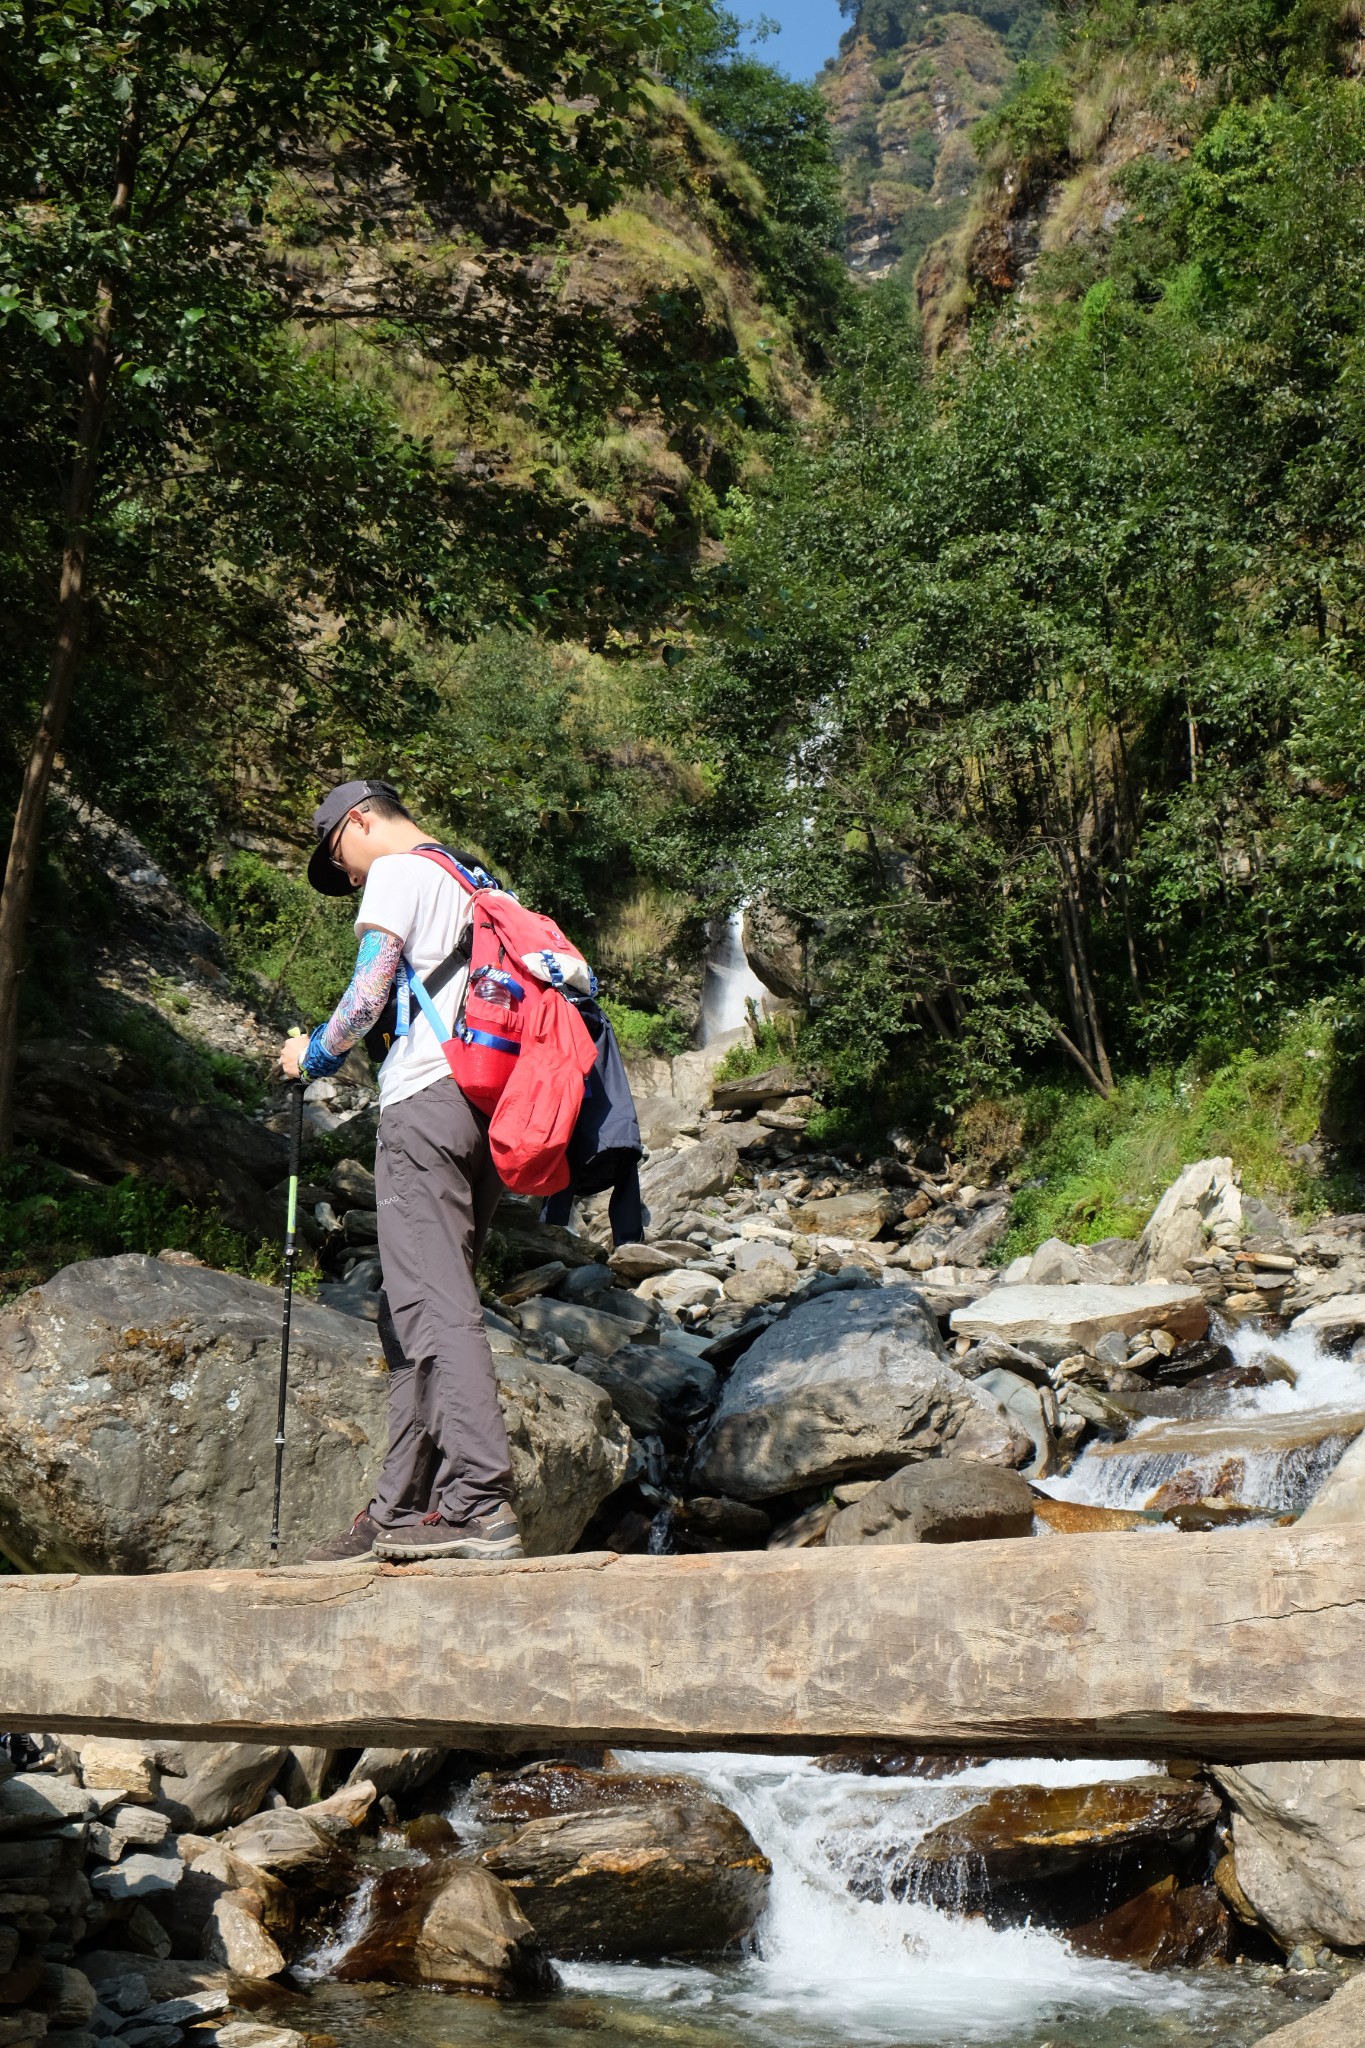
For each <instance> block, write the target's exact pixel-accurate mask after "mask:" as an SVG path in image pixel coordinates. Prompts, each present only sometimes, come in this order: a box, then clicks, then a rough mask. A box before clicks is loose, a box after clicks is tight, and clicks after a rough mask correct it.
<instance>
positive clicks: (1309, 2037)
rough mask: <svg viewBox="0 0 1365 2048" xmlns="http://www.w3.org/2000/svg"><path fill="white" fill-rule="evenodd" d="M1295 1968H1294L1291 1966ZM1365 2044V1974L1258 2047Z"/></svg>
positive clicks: (1317, 2047) (1342, 2047)
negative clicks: (1364, 2042) (1363, 2042)
mask: <svg viewBox="0 0 1365 2048" xmlns="http://www.w3.org/2000/svg"><path fill="white" fill-rule="evenodd" d="M1291 1967H1292V1965H1291ZM1362 2041H1365V1973H1362V1974H1361V1975H1360V1976H1358V1977H1352V1978H1351V1980H1350V1982H1349V1983H1347V1984H1343V1985H1342V1987H1341V1989H1340V1991H1338V1992H1337V1993H1336V1995H1335V1996H1334V1997H1332V1998H1329V1999H1328V2000H1327V2003H1326V2004H1325V2005H1320V2006H1318V2008H1317V2009H1316V2011H1314V2012H1310V2013H1308V2014H1307V2015H1306V2016H1305V2017H1304V2018H1303V2019H1301V2020H1294V2021H1293V2022H1291V2024H1290V2025H1289V2026H1287V2027H1277V2028H1276V2030H1275V2032H1274V2033H1273V2034H1265V2035H1263V2036H1262V2037H1261V2039H1260V2040H1259V2041H1258V2042H1257V2043H1256V2048H1360V2044H1361V2042H1362Z"/></svg>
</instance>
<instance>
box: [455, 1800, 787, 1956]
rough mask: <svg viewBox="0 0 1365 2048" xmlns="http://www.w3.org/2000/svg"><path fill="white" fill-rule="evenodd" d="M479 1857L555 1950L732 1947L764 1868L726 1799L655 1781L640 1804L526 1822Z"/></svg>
mask: <svg viewBox="0 0 1365 2048" xmlns="http://www.w3.org/2000/svg"><path fill="white" fill-rule="evenodd" d="M611 1775H612V1774H610V1773H606V1774H604V1776H606V1777H610V1776H611ZM646 1782H648V1781H646ZM637 1788H638V1781H637ZM483 1860H484V1862H485V1863H486V1864H487V1866H488V1868H489V1869H490V1870H491V1871H493V1873H494V1874H495V1875H496V1876H498V1877H500V1878H501V1879H502V1880H503V1881H504V1882H505V1883H506V1884H507V1885H508V1886H509V1887H510V1888H511V1890H512V1891H513V1893H514V1894H515V1896H516V1898H517V1900H518V1903H519V1904H520V1905H521V1906H522V1907H523V1909H524V1911H525V1913H526V1916H527V1918H528V1919H529V1920H530V1922H531V1924H532V1926H533V1927H534V1928H535V1930H536V1932H537V1933H538V1934H539V1935H540V1936H541V1938H542V1939H543V1940H544V1942H545V1944H546V1946H547V1948H548V1949H549V1950H550V1951H551V1953H552V1954H554V1955H559V1956H566V1957H574V1958H580V1957H587V1958H596V1959H601V1960H611V1959H617V1960H621V1959H626V1958H637V1959H647V1958H649V1957H653V1956H664V1955H704V1954H710V1953H714V1952H716V1951H718V1950H721V1949H724V1948H727V1947H728V1946H729V1945H730V1944H731V1943H732V1942H735V1941H738V1940H739V1939H741V1937H742V1936H744V1935H745V1934H747V1933H748V1932H749V1930H750V1929H751V1928H752V1927H753V1925H754V1923H755V1921H756V1920H757V1919H758V1916H759V1914H760V1913H761V1912H762V1910H763V1907H764V1905H765V1903H766V1900H767V1895H768V1879H769V1876H770V1873H771V1865H770V1864H769V1862H768V1860H767V1858H766V1857H765V1856H764V1855H763V1854H762V1853H761V1851H760V1850H759V1848H758V1846H757V1844H756V1843H755V1842H754V1840H753V1838H752V1837H751V1836H750V1834H749V1833H748V1830H747V1829H746V1828H745V1827H744V1825H743V1823H742V1822H741V1821H740V1819H739V1817H738V1816H737V1815H736V1814H734V1813H732V1812H731V1811H730V1809H729V1808H728V1807H726V1806H723V1805H722V1804H721V1802H720V1801H719V1800H718V1799H713V1798H711V1797H710V1796H709V1795H708V1794H707V1793H705V1792H704V1791H702V1789H701V1788H700V1786H686V1787H683V1788H680V1789H678V1790H673V1791H671V1790H670V1788H669V1787H668V1785H667V1784H665V1785H664V1786H663V1787H662V1788H660V1787H659V1785H658V1783H657V1781H656V1782H655V1784H654V1785H652V1786H651V1787H650V1791H649V1794H648V1796H646V1797H643V1798H638V1799H636V1800H635V1801H630V1800H623V1801H620V1802H619V1803H613V1804H611V1805H610V1806H606V1807H603V1806H596V1807H592V1808H589V1809H587V1810H579V1811H572V1810H571V1811H560V1812H554V1813H550V1814H548V1815H545V1816H544V1817H542V1818H540V1819H535V1820H531V1821H528V1822H527V1823H526V1824H525V1825H524V1826H523V1827H521V1828H520V1829H518V1831H517V1833H516V1834H514V1835H513V1836H512V1837H511V1838H510V1839H509V1840H508V1841H505V1842H501V1843H498V1844H496V1845H495V1846H494V1847H493V1848H490V1849H488V1850H486V1851H485V1853H484V1858H483Z"/></svg>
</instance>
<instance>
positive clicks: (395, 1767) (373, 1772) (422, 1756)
mask: <svg viewBox="0 0 1365 2048" xmlns="http://www.w3.org/2000/svg"><path fill="white" fill-rule="evenodd" d="M448 1755H449V1751H448V1750H445V1749H440V1748H416V1749H362V1750H361V1752H360V1755H359V1757H358V1758H357V1759H356V1761H355V1763H354V1765H353V1766H352V1768H351V1774H350V1776H349V1777H348V1778H347V1780H346V1783H347V1784H348V1785H363V1784H370V1785H373V1786H374V1790H375V1797H376V1798H382V1797H383V1795H384V1793H386V1792H415V1791H416V1790H417V1787H418V1786H419V1785H425V1784H426V1783H427V1781H428V1779H430V1778H434V1777H435V1776H436V1773H437V1772H438V1771H439V1770H440V1768H441V1765H442V1764H443V1763H444V1762H445V1760H446V1757H447V1756H448ZM241 1853H242V1855H244V1856H245V1857H246V1858H247V1859H248V1860H249V1861H250V1862H252V1863H259V1862H260V1860H261V1859H260V1858H259V1856H253V1855H252V1854H251V1851H250V1850H249V1849H243V1850H242V1852H241ZM266 1867H267V1868H268V1867H269V1866H266Z"/></svg>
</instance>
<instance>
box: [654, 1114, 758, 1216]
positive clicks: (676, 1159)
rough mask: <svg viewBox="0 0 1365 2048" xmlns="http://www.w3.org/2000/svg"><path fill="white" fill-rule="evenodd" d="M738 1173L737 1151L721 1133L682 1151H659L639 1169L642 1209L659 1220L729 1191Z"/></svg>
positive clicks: (732, 1142) (730, 1140) (733, 1144)
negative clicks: (709, 1197) (707, 1197)
mask: <svg viewBox="0 0 1365 2048" xmlns="http://www.w3.org/2000/svg"><path fill="white" fill-rule="evenodd" d="M738 1171H739V1148H738V1147H737V1146H736V1145H735V1143H734V1141H733V1139H731V1138H728V1137H726V1136H724V1135H723V1133H721V1132H719V1131H718V1132H716V1133H714V1134H713V1135H712V1136H710V1137H706V1138H703V1139H702V1140H701V1143H700V1144H697V1145H688V1146H687V1147H686V1148H685V1150H683V1151H681V1152H660V1153H657V1154H656V1155H655V1157H654V1158H652V1159H650V1160H649V1161H648V1162H647V1163H646V1164H645V1165H644V1166H643V1167H642V1168H641V1170H640V1192H641V1194H642V1195H643V1197H644V1201H645V1206H646V1208H648V1209H649V1210H651V1211H652V1212H653V1214H654V1215H655V1216H657V1217H659V1218H660V1219H661V1220H662V1219H664V1218H667V1217H669V1216H672V1215H675V1214H676V1213H677V1212H678V1211H679V1210H680V1209H686V1208H688V1207H690V1206H691V1204H692V1203H694V1202H698V1201H700V1200H701V1198H702V1197H703V1196H704V1195H717V1194H719V1193H720V1192H721V1190H722V1189H723V1188H728V1187H729V1185H730V1183H731V1181H732V1180H733V1179H734V1177H735V1175H736V1173H737V1172H738Z"/></svg>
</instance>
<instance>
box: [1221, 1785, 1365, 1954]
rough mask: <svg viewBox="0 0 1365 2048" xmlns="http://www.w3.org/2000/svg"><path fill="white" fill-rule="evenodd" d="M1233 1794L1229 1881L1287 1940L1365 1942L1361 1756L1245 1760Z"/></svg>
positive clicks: (1290, 1944)
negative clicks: (1310, 1760)
mask: <svg viewBox="0 0 1365 2048" xmlns="http://www.w3.org/2000/svg"><path fill="white" fill-rule="evenodd" d="M1217 1777H1218V1782H1219V1783H1220V1784H1221V1785H1222V1787H1223V1789H1224V1791H1225V1792H1226V1793H1227V1795H1228V1798H1229V1799H1230V1800H1231V1802H1232V1848H1233V1858H1234V1862H1235V1865H1236V1871H1237V1882H1238V1884H1239V1885H1240V1886H1241V1889H1242V1891H1243V1892H1244V1893H1245V1895H1246V1897H1247V1899H1248V1900H1249V1901H1250V1903H1251V1905H1252V1906H1253V1907H1254V1908H1255V1910H1256V1912H1257V1913H1258V1914H1259V1915H1260V1917H1261V1919H1262V1920H1264V1922H1265V1924H1266V1926H1267V1927H1269V1929H1270V1930H1271V1932H1272V1934H1274V1935H1275V1937H1276V1939H1277V1940H1279V1941H1281V1942H1282V1943H1283V1944H1284V1946H1285V1947H1286V1948H1292V1947H1293V1946H1294V1944H1295V1943H1296V1942H1312V1943H1317V1942H1324V1941H1325V1942H1327V1943H1329V1944H1330V1945H1331V1947H1333V1948H1348V1949H1354V1948H1361V1947H1365V1763H1360V1762H1355V1761H1351V1762H1337V1761H1332V1762H1330V1763H1282V1764H1245V1765H1242V1766H1241V1767H1240V1768H1236V1769H1233V1768H1228V1769H1225V1770H1220V1771H1219V1772H1218V1773H1217Z"/></svg>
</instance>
